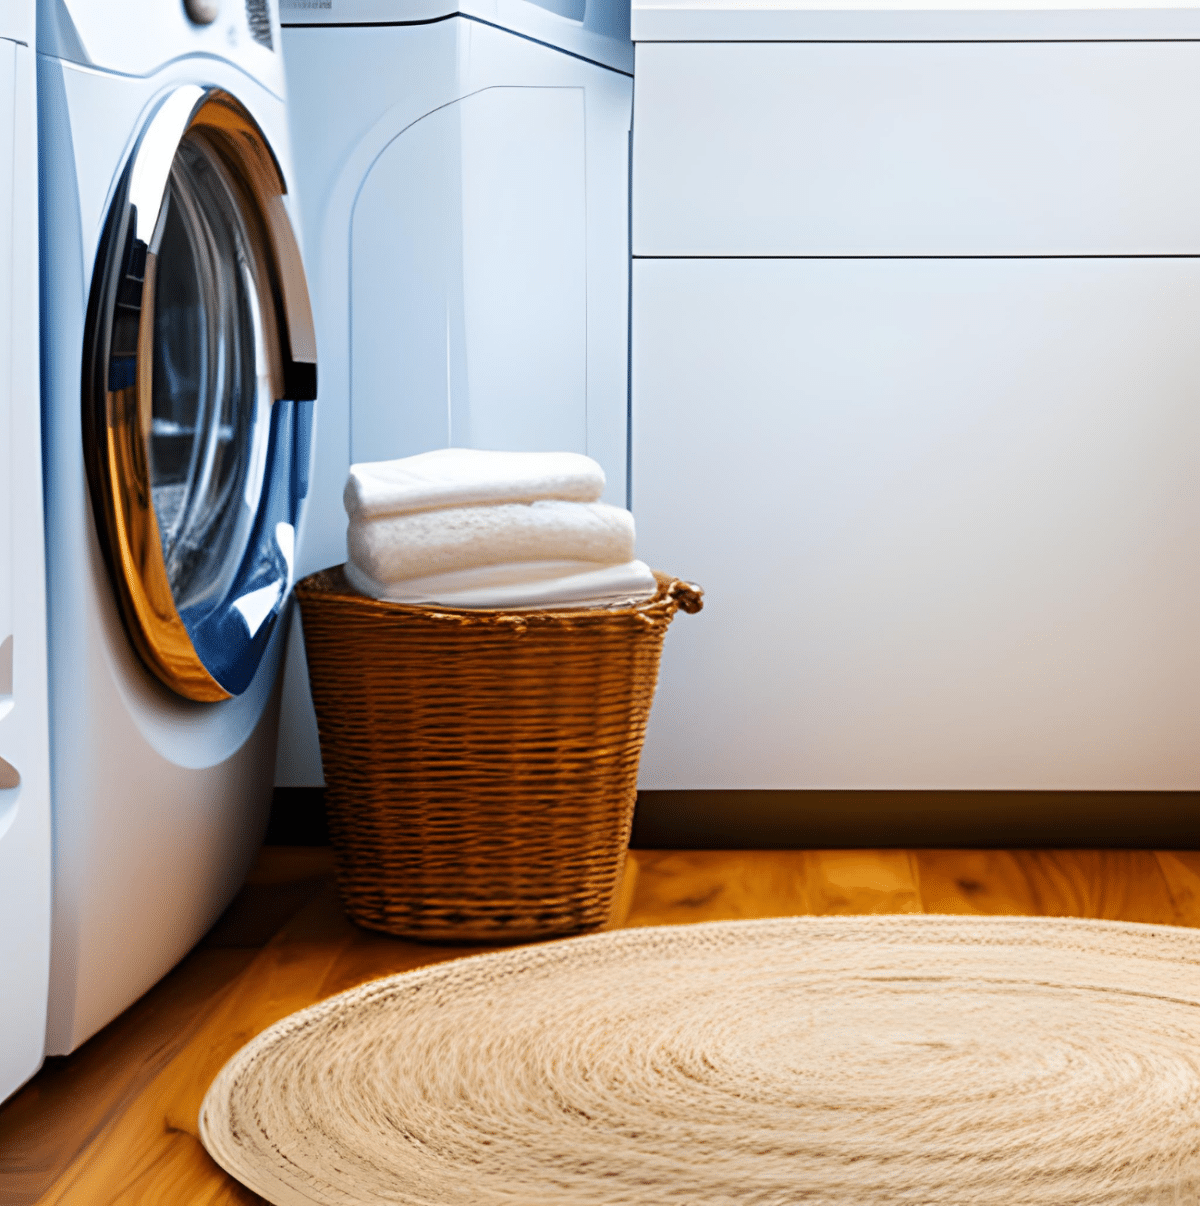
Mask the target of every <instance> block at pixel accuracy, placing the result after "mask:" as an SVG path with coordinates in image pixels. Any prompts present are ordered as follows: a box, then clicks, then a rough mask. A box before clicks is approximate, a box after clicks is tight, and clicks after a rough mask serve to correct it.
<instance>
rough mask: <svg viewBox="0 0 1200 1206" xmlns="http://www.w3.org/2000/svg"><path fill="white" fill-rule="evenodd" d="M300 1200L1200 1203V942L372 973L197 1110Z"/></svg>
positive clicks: (1138, 928)
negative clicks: (368, 979)
mask: <svg viewBox="0 0 1200 1206" xmlns="http://www.w3.org/2000/svg"><path fill="white" fill-rule="evenodd" d="M200 1127H201V1135H202V1137H203V1140H204V1144H205V1146H206V1147H207V1148H208V1150H209V1151H210V1152H211V1153H212V1155H213V1157H214V1158H215V1159H216V1160H217V1162H218V1163H220V1164H221V1165H222V1166H223V1167H224V1168H226V1169H227V1170H228V1171H229V1172H231V1173H232V1174H233V1175H234V1176H235V1177H237V1178H239V1179H240V1180H241V1181H243V1182H244V1183H245V1184H246V1185H248V1186H250V1187H251V1188H252V1189H254V1190H256V1191H257V1192H258V1193H260V1194H262V1195H263V1196H264V1197H266V1198H268V1199H270V1201H272V1202H275V1203H278V1204H279V1206H293V1204H299V1203H305V1204H307V1203H314V1202H316V1203H338V1204H339V1206H348V1204H353V1206H357V1204H359V1203H362V1204H364V1206H365V1204H366V1203H372V1204H375V1203H393V1202H394V1203H422V1204H433V1203H437V1204H438V1206H460V1204H461V1206H468V1204H469V1206H493V1204H500V1203H503V1204H504V1206H551V1204H553V1206H560V1204H561V1206H601V1204H603V1206H624V1204H633V1203H638V1204H639V1206H640V1204H643V1203H645V1204H647V1206H649V1204H651V1203H654V1204H655V1206H659V1204H661V1203H672V1202H673V1203H688V1204H689V1206H693V1204H704V1206H722V1204H725V1203H739V1204H742V1203H755V1204H758V1203H761V1204H763V1206H768V1204H769V1206H780V1204H783V1203H838V1204H844V1203H871V1204H875V1203H900V1202H904V1203H921V1204H925V1203H946V1204H948V1206H961V1204H963V1203H996V1204H997V1206H1000V1204H1003V1206H1033V1204H1037V1203H1055V1204H1060V1206H1083V1204H1085V1203H1102V1202H1103V1203H1135V1202H1136V1203H1185V1202H1187V1203H1193V1202H1197V1201H1200V933H1197V932H1194V931H1189V930H1184V929H1173V928H1167V927H1161V926H1143V925H1129V924H1119V923H1115V922H1102V921H1069V920H1052V919H1046V918H1015V917H989V918H978V917H971V918H968V917H927V916H898V917H897V916H888V917H804V918H787V919H783V920H771V921H749V922H720V923H711V924H706V925H693V926H680V927H664V928H656V929H640V930H638V929H634V930H623V931H619V932H615V933H607V934H600V935H596V936H592V937H587V938H575V939H569V940H566V941H562V942H554V943H548V944H545V945H542V946H535V947H525V948H522V949H517V950H509V951H504V952H501V953H498V954H489V955H482V956H478V957H473V958H467V959H461V960H457V961H455V962H451V963H446V964H441V965H437V966H434V967H429V968H424V969H422V970H420V971H416V972H409V973H406V974H404V975H399V976H394V977H391V978H389V979H386V980H378V981H375V982H373V983H370V984H365V985H363V986H362V987H360V988H357V989H355V990H353V991H352V992H348V993H345V994H343V995H341V996H338V997H334V998H332V999H330V1000H327V1001H325V1002H323V1003H322V1004H320V1005H317V1006H314V1007H313V1008H311V1009H307V1010H305V1011H303V1012H302V1013H298V1014H295V1015H293V1016H292V1017H290V1018H287V1019H285V1020H284V1021H282V1022H280V1023H278V1024H277V1025H276V1026H273V1027H272V1028H271V1029H269V1030H267V1031H265V1032H264V1033H263V1034H261V1035H260V1036H259V1037H258V1038H257V1039H255V1040H254V1041H253V1042H252V1043H250V1044H249V1045H248V1046H247V1047H245V1048H243V1050H242V1051H240V1052H239V1053H238V1054H237V1055H235V1056H234V1057H233V1059H231V1060H230V1061H229V1063H228V1064H227V1065H226V1066H225V1068H224V1070H223V1071H222V1072H221V1074H220V1075H219V1076H218V1077H217V1079H216V1080H215V1081H214V1083H213V1085H212V1087H211V1089H210V1090H209V1092H208V1096H207V1097H206V1098H205V1101H204V1106H203V1109H202V1111H201V1115H200Z"/></svg>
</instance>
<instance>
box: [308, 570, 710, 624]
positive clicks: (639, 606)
mask: <svg viewBox="0 0 1200 1206" xmlns="http://www.w3.org/2000/svg"><path fill="white" fill-rule="evenodd" d="M653 573H654V577H655V580H656V581H657V582H658V590H657V591H655V593H654V594H653V595H652V596H651V597H650V598H649V599H643V600H642V601H641V602H639V603H634V604H633V605H632V606H628V607H534V608H517V607H509V608H482V607H444V606H442V605H440V604H439V605H436V606H433V605H428V604H421V603H396V602H393V601H392V600H391V599H376V598H373V597H372V596H371V595H364V594H363V593H362V592H361V591H359V590H356V589H355V588H354V587H353V586H352V585H351V584H350V582H349V580H348V579H347V578H346V575H345V571H344V568H343V565H342V564H338V565H331V566H328V567H326V568H325V569H321V570H316V571H314V572H313V573H311V574H308V575H306V576H305V577H303V578H301V579H300V581H299V582H297V583H296V585H295V588H294V589H295V592H296V594H297V595H299V596H301V597H304V596H308V597H314V598H315V597H321V598H325V599H329V600H331V601H332V600H334V599H336V600H337V601H338V602H344V603H349V604H350V605H352V606H367V607H374V608H381V609H383V610H384V611H386V612H388V613H390V614H397V615H409V616H413V617H421V616H424V617H435V616H446V617H453V618H454V619H458V620H466V621H475V622H477V623H481V624H491V623H497V622H499V623H505V622H511V621H513V620H519V621H521V622H523V623H530V622H536V621H537V620H539V619H550V618H553V619H556V620H584V619H599V618H611V617H616V616H632V615H638V614H647V613H651V612H661V611H663V610H664V608H665V609H668V610H669V611H670V612H671V613H674V611H675V610H676V609H677V608H678V609H679V610H682V611H685V612H688V613H689V614H694V613H695V612H698V611H700V610H701V609H702V608H703V606H704V601H703V600H704V591H703V590H702V589H701V587H699V586H697V585H696V584H695V583H693V582H685V581H684V580H683V579H682V578H676V577H674V576H673V575H671V574H664V573H661V572H660V571H658V570H654V571H653Z"/></svg>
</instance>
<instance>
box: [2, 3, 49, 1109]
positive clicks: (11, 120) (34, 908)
mask: <svg viewBox="0 0 1200 1206" xmlns="http://www.w3.org/2000/svg"><path fill="white" fill-rule="evenodd" d="M33 26H34V6H33V0H29V2H28V3H27V4H19V5H18V4H10V5H5V6H4V7H2V8H0V365H3V366H4V371H3V372H0V917H3V918H4V924H3V926H0V1100H3V1099H4V1098H5V1097H7V1096H8V1095H9V1094H10V1093H11V1092H12V1091H13V1090H14V1089H16V1088H17V1086H18V1085H20V1084H21V1083H22V1082H23V1081H25V1080H26V1079H28V1078H29V1077H30V1076H32V1075H33V1073H34V1072H36V1071H37V1069H38V1068H39V1067H40V1066H41V1062H42V1052H43V1044H44V1040H45V1033H46V979H47V974H48V969H49V951H50V761H49V746H48V730H47V719H46V590H45V581H46V575H45V566H44V562H43V543H42V458H41V421H40V407H39V405H38V356H37V317H38V315H37V284H38V282H37V125H36V117H35V109H36V105H35V99H36V91H35V82H34V77H35V72H34V50H33V45H34V43H33Z"/></svg>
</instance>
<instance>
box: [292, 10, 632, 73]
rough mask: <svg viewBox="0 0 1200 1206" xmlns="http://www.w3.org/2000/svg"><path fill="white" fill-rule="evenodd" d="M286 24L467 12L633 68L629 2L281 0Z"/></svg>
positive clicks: (430, 20)
mask: <svg viewBox="0 0 1200 1206" xmlns="http://www.w3.org/2000/svg"><path fill="white" fill-rule="evenodd" d="M279 10H280V12H279V15H280V20H282V21H283V23H284V28H288V27H292V28H313V27H319V26H322V25H326V26H341V27H346V26H354V25H361V26H366V27H368V28H380V27H386V26H389V25H390V26H403V25H410V26H412V25H432V24H435V23H436V22H437V20H438V18H439V17H443V18H444V17H451V16H463V17H467V18H468V19H469V20H474V21H478V22H480V23H481V24H485V23H486V24H488V25H493V26H495V27H496V28H497V29H501V30H511V31H512V32H514V33H517V34H520V35H521V36H522V37H525V38H528V39H530V40H531V41H533V42H541V43H542V44H543V45H544V46H557V47H561V48H562V49H563V50H566V51H567V52H568V53H570V54H573V55H577V56H579V57H580V58H582V59H586V60H588V61H589V62H593V63H597V64H599V65H600V66H602V67H612V68H615V69H616V70H617V71H625V72H632V71H633V43H632V42H630V40H629V5H628V3H619V2H618V3H611V2H605V0H599V2H597V0H591V2H590V3H588V2H587V0H280V5H279Z"/></svg>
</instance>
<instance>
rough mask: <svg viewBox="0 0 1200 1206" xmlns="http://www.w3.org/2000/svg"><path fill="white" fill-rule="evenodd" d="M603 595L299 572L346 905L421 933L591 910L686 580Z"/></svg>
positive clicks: (609, 889)
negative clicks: (388, 587) (454, 605)
mask: <svg viewBox="0 0 1200 1206" xmlns="http://www.w3.org/2000/svg"><path fill="white" fill-rule="evenodd" d="M656 577H657V578H658V582H659V589H658V593H657V594H656V595H655V596H654V598H653V599H650V600H647V601H646V602H644V603H640V604H637V605H636V606H632V607H628V608H620V609H592V610H586V609H579V610H569V611H568V610H563V611H524V612H519V611H516V612H498V611H463V610H456V609H450V608H435V607H412V606H405V605H401V604H397V603H388V602H381V601H379V600H376V599H371V598H368V597H366V596H365V595H361V594H359V593H358V592H357V591H355V590H354V588H353V587H351V586H350V585H349V584H348V583H347V581H346V578H345V575H344V574H343V573H342V569H341V567H340V566H339V567H337V568H335V569H329V570H322V571H321V572H320V573H316V574H312V575H310V576H309V577H307V578H305V579H303V580H302V581H301V582H299V583H298V584H297V586H296V596H297V598H298V599H299V602H300V611H301V617H302V620H303V625H304V643H305V648H306V652H307V657H308V669H309V678H310V680H311V683H312V692H313V701H314V703H315V704H316V710H317V726H318V729H319V731H320V737H321V757H322V760H323V762H324V767H325V781H326V806H327V809H328V813H329V828H330V835H331V837H332V840H333V846H334V852H335V856H336V863H337V879H338V886H339V889H340V892H341V896H342V901H343V903H344V905H345V907H346V911H347V913H348V914H349V915H350V916H351V917H352V918H353V919H354V920H355V921H356V922H358V924H359V925H362V926H366V927H367V928H369V929H375V930H384V931H386V932H388V933H391V934H399V935H404V936H407V937H413V938H421V939H425V940H429V941H436V940H441V941H463V942H465V941H503V940H520V939H529V938H536V937H545V936H549V935H552V934H566V933H573V932H576V931H580V930H586V929H589V928H593V927H595V926H597V925H600V924H601V923H602V922H603V921H604V919H605V916H606V914H607V912H608V910H609V908H610V906H611V903H612V898H613V895H614V893H615V891H616V887H617V883H618V879H619V875H620V872H621V868H622V865H623V861H624V855H625V849H626V847H627V845H628V842H629V827H630V823H631V821H632V818H633V805H634V798H635V795H636V787H637V768H638V759H639V757H640V755H641V749H642V740H643V737H644V735H645V730H646V720H647V718H648V716H649V714H650V704H651V701H652V699H653V696H654V687H655V681H656V679H657V675H658V661H659V655H660V653H661V651H662V642H663V636H664V634H665V633H666V630H667V625H668V624H669V623H670V622H671V619H672V617H673V616H674V614H675V612H676V610H677V609H679V608H682V609H683V610H684V611H688V612H695V611H699V610H700V606H701V598H700V596H701V592H700V591H699V589H698V588H696V587H694V586H691V585H688V584H687V583H684V582H680V581H679V580H678V579H673V578H668V577H666V576H664V575H656Z"/></svg>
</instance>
